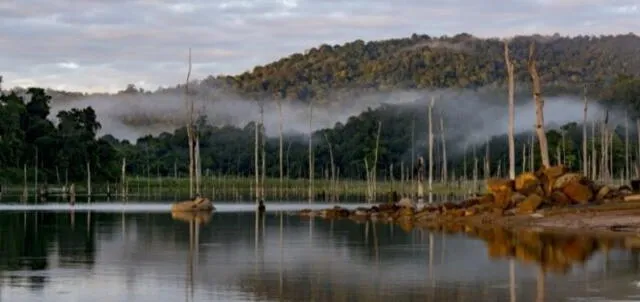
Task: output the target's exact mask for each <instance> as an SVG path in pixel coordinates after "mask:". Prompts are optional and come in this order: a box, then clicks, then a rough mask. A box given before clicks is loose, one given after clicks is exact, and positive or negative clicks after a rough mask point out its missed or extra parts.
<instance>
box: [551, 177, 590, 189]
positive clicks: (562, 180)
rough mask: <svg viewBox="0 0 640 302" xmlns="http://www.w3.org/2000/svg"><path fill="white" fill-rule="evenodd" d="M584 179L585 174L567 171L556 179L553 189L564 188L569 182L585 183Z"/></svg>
mask: <svg viewBox="0 0 640 302" xmlns="http://www.w3.org/2000/svg"><path fill="white" fill-rule="evenodd" d="M583 180H584V176H582V174H578V173H567V174H564V175H562V176H560V177H558V179H556V181H555V182H554V184H553V189H554V190H562V189H564V187H566V186H567V185H568V184H569V183H572V182H579V183H583Z"/></svg>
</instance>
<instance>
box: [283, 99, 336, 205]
mask: <svg viewBox="0 0 640 302" xmlns="http://www.w3.org/2000/svg"><path fill="white" fill-rule="evenodd" d="M277 104H278V113H279V116H280V125H279V126H280V142H279V144H280V146H279V148H280V149H279V155H280V156H279V161H280V162H279V166H280V190H281V192H280V193H281V194H282V186H283V184H284V166H283V156H282V154H283V133H282V132H283V127H284V118H283V116H282V101H281V100H280V99H279V98H278V99H277ZM332 161H333V160H332Z"/></svg>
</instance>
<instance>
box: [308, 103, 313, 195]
mask: <svg viewBox="0 0 640 302" xmlns="http://www.w3.org/2000/svg"><path fill="white" fill-rule="evenodd" d="M312 121H313V102H312V101H309V203H311V201H312V200H313V176H314V171H313V141H312V140H313V128H312V126H313V125H312Z"/></svg>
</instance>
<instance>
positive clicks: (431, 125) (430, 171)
mask: <svg viewBox="0 0 640 302" xmlns="http://www.w3.org/2000/svg"><path fill="white" fill-rule="evenodd" d="M435 101H436V99H435V97H431V103H429V116H428V117H429V203H433V119H432V115H431V114H432V111H433V105H434V104H435Z"/></svg>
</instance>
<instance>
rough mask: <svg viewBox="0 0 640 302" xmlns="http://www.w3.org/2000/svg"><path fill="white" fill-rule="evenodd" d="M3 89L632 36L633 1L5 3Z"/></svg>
mask: <svg viewBox="0 0 640 302" xmlns="http://www.w3.org/2000/svg"><path fill="white" fill-rule="evenodd" d="M0 20H1V22H0V33H1V34H0V74H1V75H3V76H4V82H5V83H4V86H3V87H5V88H7V87H13V86H31V85H37V86H42V87H51V88H56V89H65V90H73V91H109V92H114V91H117V90H121V89H123V88H124V87H125V86H126V85H127V84H128V83H134V84H136V85H137V86H139V87H144V88H145V89H156V88H157V87H158V86H170V85H175V84H176V83H179V82H183V81H184V78H185V75H186V61H187V53H188V48H189V47H192V48H193V62H194V72H193V74H194V77H195V78H202V77H205V76H207V75H211V74H213V75H217V74H238V73H241V72H244V71H246V70H249V69H252V68H253V67H254V66H255V65H261V64H266V63H269V62H271V61H273V60H276V59H278V58H280V57H282V56H286V55H289V54H291V53H294V52H302V51H304V50H306V49H309V48H311V47H314V46H317V45H320V44H322V43H330V44H335V43H343V42H347V41H351V40H355V39H363V40H376V39H385V38H392V37H405V36H409V35H411V34H412V33H414V32H415V33H419V34H428V35H444V34H446V35H454V34H456V33H460V32H467V33H471V34H473V35H476V36H481V37H496V36H509V35H514V34H531V33H541V34H553V33H555V32H558V33H560V34H562V35H578V34H598V35H599V34H616V33H622V34H626V33H629V32H636V33H637V32H638V29H640V2H638V0H628V1H627V0H582V1H581V0H513V1H503V0H493V1H492V0H389V1H383V0H233V1H231V0H230V1H216V0H191V1H176V0H0Z"/></svg>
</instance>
